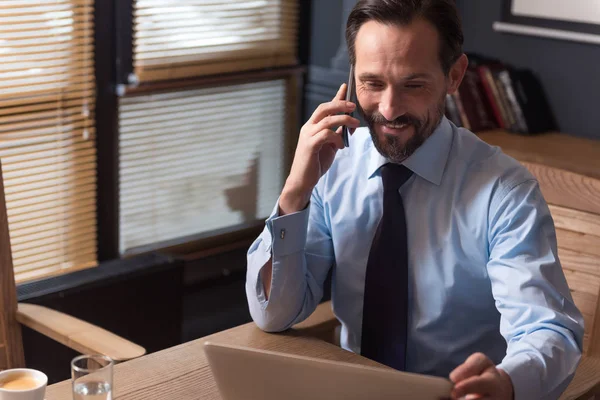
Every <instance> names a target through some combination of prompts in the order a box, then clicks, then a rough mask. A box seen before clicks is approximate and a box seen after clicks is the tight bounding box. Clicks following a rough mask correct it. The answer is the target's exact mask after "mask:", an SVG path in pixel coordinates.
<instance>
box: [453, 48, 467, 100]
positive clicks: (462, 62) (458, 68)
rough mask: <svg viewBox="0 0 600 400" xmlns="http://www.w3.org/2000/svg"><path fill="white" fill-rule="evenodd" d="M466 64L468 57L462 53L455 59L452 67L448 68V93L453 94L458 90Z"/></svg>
mask: <svg viewBox="0 0 600 400" xmlns="http://www.w3.org/2000/svg"><path fill="white" fill-rule="evenodd" d="M468 66H469V59H468V58H467V55H466V54H463V55H461V56H460V57H459V58H458V60H456V62H455V63H454V65H453V66H452V68H450V73H449V74H448V79H449V83H450V84H449V85H448V94H454V93H455V92H456V91H457V90H458V87H459V86H460V83H461V82H462V80H463V77H464V76H465V72H466V71H467V67H468Z"/></svg>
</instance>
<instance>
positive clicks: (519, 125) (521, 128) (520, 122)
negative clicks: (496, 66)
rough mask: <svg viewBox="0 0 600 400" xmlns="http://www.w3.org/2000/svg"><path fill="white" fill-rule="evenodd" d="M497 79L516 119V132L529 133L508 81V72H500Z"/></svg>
mask: <svg viewBox="0 0 600 400" xmlns="http://www.w3.org/2000/svg"><path fill="white" fill-rule="evenodd" d="M498 78H499V79H500V82H501V83H502V85H504V91H505V92H506V97H507V98H508V102H509V105H510V107H511V108H512V110H513V113H514V115H515V119H516V130H517V131H518V132H520V133H527V132H529V128H528V127H527V121H526V120H525V114H524V113H523V109H522V108H521V105H520V104H519V101H518V100H517V95H516V93H515V90H514V87H513V84H512V80H511V79H510V74H509V72H508V71H502V72H500V74H498Z"/></svg>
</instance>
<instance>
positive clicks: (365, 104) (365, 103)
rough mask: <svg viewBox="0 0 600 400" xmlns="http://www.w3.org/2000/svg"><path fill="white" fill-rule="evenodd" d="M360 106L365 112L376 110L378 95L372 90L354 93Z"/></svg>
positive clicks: (369, 112)
mask: <svg viewBox="0 0 600 400" xmlns="http://www.w3.org/2000/svg"><path fill="white" fill-rule="evenodd" d="M356 98H357V99H358V103H359V104H360V107H361V108H362V109H363V110H364V111H365V112H366V113H367V114H371V113H373V111H376V110H377V106H378V104H379V98H378V96H377V95H376V94H375V93H373V92H364V91H363V92H359V93H357V94H356Z"/></svg>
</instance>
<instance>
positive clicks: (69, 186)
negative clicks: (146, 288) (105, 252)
mask: <svg viewBox="0 0 600 400" xmlns="http://www.w3.org/2000/svg"><path fill="white" fill-rule="evenodd" d="M93 37H94V36H93V0H37V1H35V2H32V1H28V0H12V1H10V2H2V4H0V59H1V62H0V161H1V162H2V170H3V176H4V188H5V195H6V206H7V211H8V222H9V231H10V238H11V245H12V255H13V263H14V267H15V277H16V280H17V282H22V281H26V280H30V279H35V278H41V277H44V276H49V275H56V274H60V273H65V272H68V271H73V270H77V269H81V268H86V267H90V266H94V265H95V264H96V240H97V238H96V152H95V130H94V110H95V84H94V79H95V77H94V65H93V63H94V43H93Z"/></svg>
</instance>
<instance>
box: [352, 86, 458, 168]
mask: <svg viewBox="0 0 600 400" xmlns="http://www.w3.org/2000/svg"><path fill="white" fill-rule="evenodd" d="M445 101H446V94H445V93H444V96H443V97H442V98H441V99H440V100H439V101H438V102H437V103H436V104H435V105H434V106H433V107H431V108H430V109H429V110H428V111H427V114H426V115H424V116H423V117H417V116H415V115H413V114H409V113H407V114H404V115H401V116H400V117H398V118H396V119H394V120H393V121H388V120H387V119H386V118H385V117H384V116H383V115H381V114H380V113H379V112H378V111H375V112H373V113H371V114H367V113H366V112H365V111H364V110H363V108H362V107H361V106H360V104H358V102H357V106H358V110H359V112H360V114H361V116H362V117H363V119H364V120H365V122H366V123H367V126H368V127H369V132H370V133H371V138H372V139H373V144H374V145H375V148H376V149H377V151H378V152H379V153H380V154H381V155H382V156H384V157H385V158H387V159H388V160H389V161H390V162H392V163H395V164H400V163H401V162H402V161H404V160H406V159H407V158H408V157H410V156H411V155H412V154H413V153H414V152H415V151H416V150H417V149H418V148H419V147H421V145H422V144H423V143H425V140H427V138H429V136H431V135H432V134H433V132H434V131H435V129H436V128H437V126H438V125H439V123H440V121H441V120H442V117H443V116H444V112H445V104H446V103H445ZM377 124H379V125H388V124H389V125H395V126H398V125H401V124H405V125H409V126H412V128H413V130H414V134H413V135H412V136H411V137H410V138H408V140H406V142H405V143H402V140H401V138H400V137H398V136H395V135H389V134H386V135H384V137H383V138H380V137H379V135H378V134H377V131H376V130H375V126H376V125H377Z"/></svg>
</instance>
